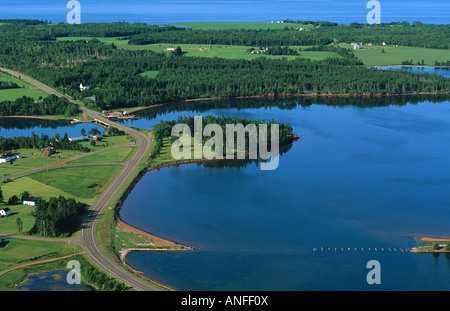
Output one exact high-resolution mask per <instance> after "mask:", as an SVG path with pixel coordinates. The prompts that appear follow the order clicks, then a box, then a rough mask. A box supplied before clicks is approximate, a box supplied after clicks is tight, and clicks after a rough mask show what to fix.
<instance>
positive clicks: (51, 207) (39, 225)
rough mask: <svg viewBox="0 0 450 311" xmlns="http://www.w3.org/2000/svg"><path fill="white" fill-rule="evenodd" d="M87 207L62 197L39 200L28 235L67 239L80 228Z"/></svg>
mask: <svg viewBox="0 0 450 311" xmlns="http://www.w3.org/2000/svg"><path fill="white" fill-rule="evenodd" d="M87 209H88V205H87V204H85V203H80V202H77V201H75V200H74V199H66V198H65V197H63V196H59V197H58V198H54V197H53V198H50V199H49V200H48V201H46V200H43V199H40V200H38V204H37V205H36V208H35V210H34V212H33V216H34V217H35V221H34V225H33V227H32V228H31V230H30V231H29V232H28V234H30V235H42V236H46V237H67V236H70V235H71V234H73V233H74V232H76V231H77V230H78V229H79V228H80V223H81V221H82V220H83V218H84V216H85V214H86V211H87Z"/></svg>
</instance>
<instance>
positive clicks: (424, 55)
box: [58, 23, 450, 77]
mask: <svg viewBox="0 0 450 311" xmlns="http://www.w3.org/2000/svg"><path fill="white" fill-rule="evenodd" d="M175 25H177V26H189V27H192V28H195V29H241V28H244V29H284V28H285V27H286V26H289V27H292V26H293V25H295V27H294V28H296V27H301V26H303V27H310V26H304V25H299V24H277V23H274V24H271V23H185V24H175ZM261 27H263V28H261ZM264 27H268V28H264ZM270 27H273V28H270ZM88 39H92V38H88V37H64V38H58V40H60V41H76V40H88ZM98 39H99V40H100V41H102V42H105V43H114V44H115V45H116V46H117V47H118V48H122V49H128V50H140V49H149V50H152V51H155V52H168V51H167V48H169V47H172V48H173V47H176V46H178V44H170V43H157V44H147V45H128V40H118V38H98ZM179 46H180V47H181V48H182V50H183V52H184V55H186V56H200V57H221V58H228V59H247V60H251V59H255V58H258V57H261V56H262V55H264V54H250V53H248V52H247V50H248V49H249V48H250V47H248V46H237V45H211V46H209V45H200V44H180V45H179ZM342 46H343V47H349V48H353V46H351V45H349V44H343V45H342ZM254 48H257V47H254ZM291 48H293V49H298V48H299V47H297V46H292V47H291ZM201 49H204V50H201ZM382 49H384V50H385V53H381V51H382ZM354 52H355V55H356V56H357V57H358V58H359V59H361V60H362V61H363V62H364V64H365V65H367V66H390V65H401V63H402V61H404V60H410V59H412V60H413V64H414V65H417V62H419V61H420V62H421V61H422V59H423V60H424V62H425V65H426V66H434V62H435V61H439V62H442V61H448V60H450V51H449V50H441V49H426V48H420V47H406V46H400V47H398V48H396V47H394V46H393V45H388V46H385V47H382V46H365V49H362V50H354ZM299 54H300V55H299V56H300V57H304V58H309V59H311V60H321V59H325V58H328V57H340V56H339V55H338V54H336V53H334V52H326V51H324V52H321V51H318V52H315V51H302V52H300V53H299ZM265 57H268V58H281V57H283V56H279V55H265ZM284 57H286V56H284ZM296 57H297V56H287V58H288V59H295V58H296ZM142 75H144V76H149V77H155V76H156V75H157V73H156V72H147V73H143V74H142Z"/></svg>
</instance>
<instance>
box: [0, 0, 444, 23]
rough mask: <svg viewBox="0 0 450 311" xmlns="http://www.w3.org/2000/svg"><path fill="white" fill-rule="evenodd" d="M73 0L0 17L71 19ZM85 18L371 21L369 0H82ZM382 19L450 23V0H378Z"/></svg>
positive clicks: (12, 6)
mask: <svg viewBox="0 0 450 311" xmlns="http://www.w3.org/2000/svg"><path fill="white" fill-rule="evenodd" d="M67 2H68V0H54V1H50V0H39V1H36V0H0V19H11V18H21V19H38V20H47V21H51V22H55V23H57V22H66V16H67V13H68V12H69V9H67V8H66V5H67ZM79 2H80V3H81V14H82V15H81V22H82V23H90V22H117V21H126V22H130V23H134V22H142V23H148V24H170V23H183V22H256V21H259V22H261V21H262V22H264V21H267V22H269V21H277V20H283V19H286V18H289V19H291V20H316V21H317V20H327V21H332V22H337V23H340V24H349V23H351V22H359V23H366V16H367V14H368V12H369V11H370V9H367V8H366V4H367V2H368V0H348V1H337V0H153V1H137V0H127V1H118V0H79ZM379 2H380V4H381V22H383V23H384V22H385V23H389V22H397V21H407V22H410V23H411V22H414V21H421V22H423V23H434V24H448V23H449V22H450V14H449V13H450V1H449V0H429V1H423V0H396V1H394V0H379Z"/></svg>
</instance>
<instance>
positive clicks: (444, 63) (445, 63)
mask: <svg viewBox="0 0 450 311" xmlns="http://www.w3.org/2000/svg"><path fill="white" fill-rule="evenodd" d="M434 65H435V66H446V67H449V66H450V60H448V61H446V62H445V61H443V62H438V61H437V60H436V61H434Z"/></svg>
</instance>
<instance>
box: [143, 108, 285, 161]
mask: <svg viewBox="0 0 450 311" xmlns="http://www.w3.org/2000/svg"><path fill="white" fill-rule="evenodd" d="M194 122H195V119H194V117H193V116H189V117H183V116H179V117H178V119H177V120H176V121H161V122H160V123H158V124H156V125H155V126H154V127H153V137H154V138H155V141H156V145H155V149H154V151H153V153H152V157H153V158H155V157H157V156H158V155H159V153H160V151H161V148H162V147H163V141H164V138H169V137H171V134H172V128H173V127H174V126H175V125H176V124H185V125H187V126H188V127H189V129H190V131H191V134H192V135H193V134H194V132H195V123H194ZM209 124H217V125H219V126H220V127H221V128H222V133H223V137H222V141H223V142H224V144H223V148H224V149H223V152H224V154H226V147H227V146H226V143H225V142H226V131H227V129H226V127H227V125H238V124H239V125H242V126H243V127H244V128H245V127H247V125H249V124H253V125H255V126H256V129H258V128H259V125H260V124H266V125H267V146H268V148H269V149H270V147H271V135H272V132H271V125H272V124H278V125H279V143H280V145H281V146H282V145H286V144H288V143H291V142H292V140H293V136H292V135H293V134H292V126H291V125H290V124H289V123H278V122H276V121H275V120H270V121H261V120H250V119H248V118H242V117H224V116H220V117H215V116H205V117H203V118H202V129H201V130H202V132H203V130H204V129H205V127H206V126H208V125H209ZM214 135H217V134H216V133H215V134H214ZM245 136H246V138H245V151H247V152H248V151H249V143H250V139H249V133H248V132H247V133H246V135H245ZM210 138H211V137H210V136H203V141H202V144H204V143H205V142H206V141H207V140H209V139H210ZM176 139H177V138H176V137H172V138H171V140H172V142H173V141H174V140H176ZM257 140H258V142H257V143H259V135H257ZM236 141H237V133H235V142H236Z"/></svg>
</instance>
